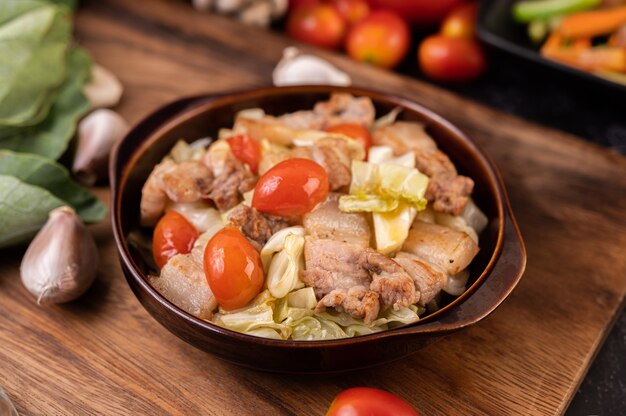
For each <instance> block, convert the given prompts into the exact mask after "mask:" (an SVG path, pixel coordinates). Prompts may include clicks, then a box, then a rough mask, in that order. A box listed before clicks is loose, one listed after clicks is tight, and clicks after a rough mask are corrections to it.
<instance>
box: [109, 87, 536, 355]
mask: <svg viewBox="0 0 626 416" xmlns="http://www.w3.org/2000/svg"><path fill="white" fill-rule="evenodd" d="M332 92H346V93H350V94H352V95H357V96H367V97H370V98H371V99H372V100H373V101H374V103H376V102H379V103H381V104H385V105H389V106H392V107H401V108H402V109H403V110H409V112H411V113H417V114H419V115H421V116H423V117H424V118H425V119H426V120H427V122H426V124H427V125H428V124H437V125H438V126H439V127H441V128H443V129H444V130H446V131H447V133H448V134H451V135H452V136H454V140H455V141H457V142H459V143H460V144H461V145H462V147H463V151H464V152H467V153H470V154H471V155H472V160H473V162H472V163H477V162H478V163H480V165H481V169H482V170H483V171H485V172H487V174H488V175H487V177H488V182H489V188H491V189H492V190H493V191H494V192H493V193H494V195H495V198H496V201H495V202H496V203H495V205H496V208H497V239H496V243H495V248H494V251H493V253H492V255H491V257H490V259H489V261H488V263H487V265H486V266H485V268H484V269H483V270H482V272H481V273H480V275H479V276H478V277H477V278H476V280H475V282H474V283H473V284H472V285H471V286H470V287H469V288H467V290H466V291H465V292H464V293H463V294H462V295H460V296H459V297H457V298H456V299H454V300H453V301H452V302H450V303H449V304H447V305H446V306H445V307H443V308H441V309H440V310H439V311H436V312H434V313H432V314H430V315H428V316H426V317H424V318H423V319H420V320H419V321H417V322H414V323H411V324H406V325H402V326H400V327H397V328H393V329H389V330H384V331H380V332H375V333H372V334H367V335H360V336H356V337H350V338H342V339H335V340H310V341H295V340H276V339H270V338H262V337H256V336H253V335H248V334H244V333H240V332H237V331H233V330H230V329H227V328H223V327H220V326H218V325H216V324H213V323H211V322H209V321H205V320H203V319H200V318H197V317H196V316H193V315H192V314H190V313H188V312H186V311H184V310H183V309H181V308H179V307H178V306H176V305H174V304H173V303H172V302H170V301H169V300H168V299H166V298H165V297H164V296H163V295H161V294H160V293H159V292H158V291H157V290H156V289H154V288H153V287H152V285H150V283H149V282H148V280H147V278H146V276H144V274H143V273H142V272H141V271H140V268H139V267H138V265H137V264H136V263H135V262H134V260H133V257H132V256H131V255H130V251H129V249H128V245H127V243H126V238H124V236H123V232H122V226H121V215H120V212H121V210H122V206H121V195H122V191H121V190H122V189H124V188H125V186H126V183H127V180H128V176H129V174H130V172H132V170H133V169H134V167H135V166H136V164H137V162H138V161H139V159H141V157H142V156H143V155H144V154H145V153H146V152H148V151H149V148H150V147H151V145H152V144H154V142H156V141H158V140H159V139H160V138H161V137H163V135H164V134H165V133H166V132H168V131H170V130H172V129H173V128H175V127H177V126H179V125H180V124H181V123H184V122H186V121H188V120H190V119H192V118H194V117H196V116H198V115H199V114H201V113H203V112H205V111H207V110H209V109H210V108H211V107H216V106H224V105H228V104H237V103H240V102H244V101H249V100H252V99H254V98H263V97H267V96H273V95H298V94H315V93H318V94H330V93H332ZM185 101H187V102H189V103H192V102H194V101H197V104H196V105H191V106H187V108H184V109H183V110H181V111H180V112H178V113H175V114H173V115H170V116H168V117H167V118H166V119H165V120H164V121H162V122H160V123H159V124H158V126H157V127H156V128H154V129H152V130H151V131H150V132H149V133H148V134H147V135H145V137H144V138H143V139H142V140H140V141H139V143H138V144H137V145H136V146H135V147H134V149H133V151H132V154H131V155H130V157H129V158H128V160H127V162H126V164H125V165H124V166H123V167H122V169H119V167H118V156H119V150H120V148H121V147H122V145H123V143H124V142H126V140H127V139H128V138H130V137H131V136H132V135H133V133H134V132H135V131H136V130H137V129H138V128H139V126H142V125H143V124H144V123H146V122H148V121H149V120H150V119H151V118H152V116H154V115H155V114H158V113H160V112H161V111H163V110H164V109H166V108H167V107H168V106H172V105H174V104H176V103H179V102H185ZM118 171H119V172H120V174H119V177H118ZM110 177H111V190H112V196H113V198H112V209H111V217H112V224H113V234H114V238H115V242H116V246H117V250H118V253H119V256H120V260H121V262H122V267H125V268H126V269H127V271H128V272H130V276H132V278H133V280H134V281H135V282H136V283H137V284H138V285H139V286H140V287H141V288H142V289H143V291H145V292H147V293H148V294H149V296H151V297H152V298H154V299H155V300H156V301H157V302H158V303H159V304H160V305H161V306H162V307H163V308H165V309H166V310H168V311H169V312H170V313H173V314H174V315H176V316H177V317H178V318H179V319H182V320H184V321H186V322H187V323H188V324H190V325H192V326H194V327H196V328H197V329H198V330H202V331H208V332H210V333H213V334H217V335H222V336H226V337H229V338H231V339H234V340H237V341H242V342H252V343H254V344H257V345H259V344H261V345H265V346H269V347H280V348H283V347H284V348H289V347H297V348H319V347H336V346H342V345H349V344H353V343H355V342H359V343H360V342H371V341H375V340H379V339H382V338H388V337H393V336H399V335H405V334H407V333H411V334H418V333H424V334H427V333H432V332H438V331H437V328H436V325H433V324H436V322H437V321H436V318H437V317H441V316H444V315H446V314H447V313H448V312H449V311H450V310H451V309H454V307H455V306H457V305H460V304H461V303H463V302H465V301H466V300H467V299H468V298H469V297H470V296H472V295H473V294H474V292H476V290H477V289H478V288H479V287H480V286H482V285H483V283H484V282H485V280H487V277H488V276H489V274H490V273H491V271H492V270H493V268H494V266H495V264H496V262H497V260H498V258H499V257H500V254H501V251H502V246H503V240H504V231H505V230H504V228H505V219H506V218H507V217H508V218H509V219H511V220H512V223H513V227H514V231H515V233H516V235H517V237H518V240H519V242H520V243H521V244H522V251H523V259H522V260H523V264H525V261H526V256H525V252H524V250H523V243H522V240H521V234H520V232H519V229H518V227H517V224H516V222H515V220H514V218H513V215H512V212H511V209H510V204H509V201H508V198H507V195H506V190H505V188H504V183H503V181H502V178H501V175H500V173H499V171H498V169H497V168H496V166H495V163H494V162H493V160H492V159H491V157H490V156H489V154H488V153H487V152H486V150H485V149H484V148H483V146H482V145H481V144H480V143H478V142H477V141H476V140H475V139H473V138H472V137H471V136H470V135H468V134H466V133H465V132H463V131H462V130H461V129H459V128H458V127H456V126H455V125H454V124H453V123H452V122H450V121H448V120H447V119H445V118H444V117H442V116H440V115H439V114H437V113H436V112H434V111H433V110H431V109H429V108H428V107H426V106H424V105H422V104H419V103H417V102H415V101H413V100H410V99H408V98H405V97H402V96H400V95H396V94H390V93H386V92H383V91H377V90H374V89H370V88H362V87H338V86H329V85H298V86H287V87H258V88H247V89H240V90H234V91H225V92H220V93H207V94H200V95H194V96H192V97H187V98H181V99H179V100H176V101H175V102H172V103H166V104H165V105H163V106H161V107H159V108H158V109H156V110H154V111H153V112H151V113H150V114H148V115H147V116H146V117H144V119H143V120H141V121H140V122H139V123H137V124H136V125H135V126H134V127H133V128H132V129H131V130H130V131H129V133H128V134H127V135H126V136H125V137H124V138H123V139H122V140H120V141H119V142H118V143H117V144H116V145H115V147H114V149H113V151H112V156H111V161H110ZM522 273H523V267H522V269H521V270H520V271H519V277H521V275H522ZM126 275H127V277H128V275H129V273H126ZM519 277H518V278H517V279H515V281H514V282H513V283H512V284H511V285H510V287H508V288H507V290H506V291H505V293H504V294H502V296H501V297H500V298H499V301H498V302H497V304H496V305H495V306H492V307H491V308H487V309H486V310H485V311H484V313H481V314H480V315H479V316H477V317H474V319H473V320H472V321H471V322H468V323H467V324H466V325H463V327H464V326H467V325H470V324H473V323H476V322H478V321H480V320H481V319H483V318H484V317H486V316H487V315H489V314H490V313H491V312H492V311H493V310H495V308H496V307H497V306H498V305H499V304H500V303H501V302H502V301H504V299H505V298H506V297H507V296H508V295H509V294H510V292H511V291H512V290H513V289H514V288H515V286H516V285H517V282H518V281H519ZM428 323H430V324H431V325H425V324H428ZM460 328H461V326H460V327H458V328H455V329H460ZM422 329H423V330H422ZM441 332H449V330H447V329H446V330H444V331H441Z"/></svg>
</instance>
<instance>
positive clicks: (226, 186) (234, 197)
mask: <svg viewBox="0 0 626 416" xmlns="http://www.w3.org/2000/svg"><path fill="white" fill-rule="evenodd" d="M256 180H257V178H256V177H255V176H254V175H253V174H252V172H250V170H248V169H247V168H246V167H245V166H244V164H243V163H242V162H241V161H240V160H239V159H237V158H236V157H235V156H233V155H229V156H228V158H227V159H226V161H225V162H224V167H223V168H222V171H221V172H220V174H219V175H217V176H216V177H215V179H214V180H213V188H212V189H211V192H210V193H209V195H208V197H209V198H210V199H212V200H213V202H214V203H215V205H216V206H217V208H218V209H219V210H220V211H226V210H229V209H231V208H233V207H234V206H235V205H237V204H238V203H239V201H240V200H241V196H242V195H243V194H244V193H245V192H248V191H249V190H251V189H252V188H254V185H255V184H256Z"/></svg>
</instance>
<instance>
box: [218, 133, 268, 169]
mask: <svg viewBox="0 0 626 416" xmlns="http://www.w3.org/2000/svg"><path fill="white" fill-rule="evenodd" d="M226 141H227V142H228V145H229V146H230V150H232V151H233V154H234V155H235V157H236V158H237V159H239V160H241V161H242V162H243V163H245V164H247V165H248V166H250V170H251V171H252V173H254V174H255V175H256V174H257V172H258V171H259V160H261V146H260V145H259V142H257V141H256V140H253V139H251V138H250V137H248V136H244V135H242V134H238V135H236V136H232V137H229V138H228V139H226Z"/></svg>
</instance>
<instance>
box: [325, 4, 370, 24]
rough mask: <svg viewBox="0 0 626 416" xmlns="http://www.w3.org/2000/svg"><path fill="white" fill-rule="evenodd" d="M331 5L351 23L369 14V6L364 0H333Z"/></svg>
mask: <svg viewBox="0 0 626 416" xmlns="http://www.w3.org/2000/svg"><path fill="white" fill-rule="evenodd" d="M332 5H333V6H335V8H336V9H337V11H338V12H339V14H340V15H341V16H342V17H343V18H344V19H346V22H348V24H351V25H352V24H354V23H356V22H358V21H359V20H361V19H363V18H364V17H365V16H367V15H368V14H370V6H369V4H367V1H365V0H333V2H332Z"/></svg>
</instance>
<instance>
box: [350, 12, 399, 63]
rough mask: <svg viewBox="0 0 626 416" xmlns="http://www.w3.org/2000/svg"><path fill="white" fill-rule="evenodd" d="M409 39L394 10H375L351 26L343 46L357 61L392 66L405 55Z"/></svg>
mask: <svg viewBox="0 0 626 416" xmlns="http://www.w3.org/2000/svg"><path fill="white" fill-rule="evenodd" d="M410 42H411V35H410V32H409V26H408V25H407V23H406V22H405V21H404V20H402V18H401V17H400V16H398V15H397V14H395V13H393V12H390V11H386V10H378V11H375V12H372V13H371V14H370V15H369V16H367V17H366V18H365V19H363V20H361V21H360V22H358V23H357V24H355V25H354V26H353V27H352V28H351V29H350V31H349V32H348V37H347V39H346V50H347V52H348V55H350V57H351V58H352V59H355V60H357V61H361V62H367V63H370V64H372V65H374V66H378V67H381V68H393V67H395V66H396V65H398V64H399V63H400V61H402V58H404V56H405V55H406V53H407V50H408V49H409V46H410Z"/></svg>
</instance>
